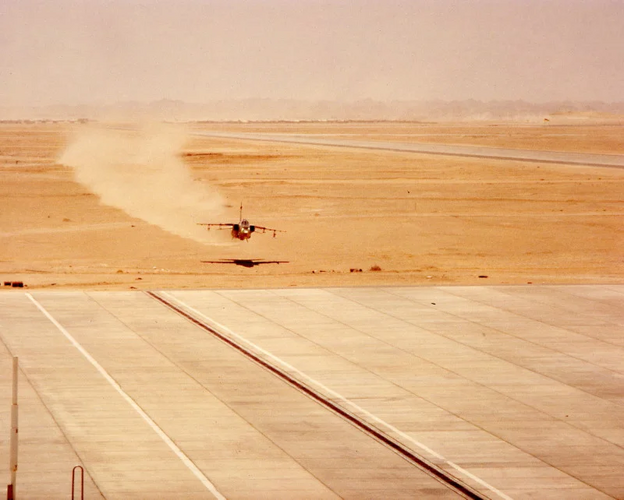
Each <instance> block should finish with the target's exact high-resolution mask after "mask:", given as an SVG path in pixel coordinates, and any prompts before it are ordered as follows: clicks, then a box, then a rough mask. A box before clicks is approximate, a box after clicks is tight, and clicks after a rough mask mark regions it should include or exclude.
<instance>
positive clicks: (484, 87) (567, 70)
mask: <svg viewBox="0 0 624 500" xmlns="http://www.w3.org/2000/svg"><path fill="white" fill-rule="evenodd" d="M248 97H266V98H292V99H307V100H317V99H330V100H347V101H351V100H357V99H365V98H372V99H379V100H393V99H423V100H430V99H446V100H450V99H470V98H473V99H479V100H495V99H523V100H527V101H534V102H541V101H548V100H566V99H571V100H604V101H624V0H611V1H608V0H497V1H496V0H488V1H486V0H463V1H460V0H374V1H373V0H328V1H321V0H318V1H315V0H82V1H78V0H0V105H13V104H35V105H41V104H55V103H66V104H78V103H112V102H116V101H126V100H140V101H151V100H158V99H163V98H166V99H180V100H184V101H187V102H204V101H209V100H212V99H238V98H248Z"/></svg>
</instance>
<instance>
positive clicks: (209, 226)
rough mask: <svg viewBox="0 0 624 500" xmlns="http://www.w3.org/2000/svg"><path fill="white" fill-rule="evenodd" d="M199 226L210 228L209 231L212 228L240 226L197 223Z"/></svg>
mask: <svg viewBox="0 0 624 500" xmlns="http://www.w3.org/2000/svg"><path fill="white" fill-rule="evenodd" d="M197 225H198V226H208V229H210V228H211V227H221V228H224V227H234V226H237V225H238V224H234V223H222V224H206V223H204V222H198V223H197Z"/></svg>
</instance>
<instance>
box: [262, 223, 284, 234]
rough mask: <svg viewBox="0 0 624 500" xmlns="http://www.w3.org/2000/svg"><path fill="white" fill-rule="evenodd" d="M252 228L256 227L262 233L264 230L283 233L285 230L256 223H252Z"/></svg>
mask: <svg viewBox="0 0 624 500" xmlns="http://www.w3.org/2000/svg"><path fill="white" fill-rule="evenodd" d="M254 228H255V229H256V231H258V230H260V231H262V232H263V233H264V232H265V231H270V232H272V233H285V232H286V231H284V230H283V229H273V228H272V227H264V226H256V225H254Z"/></svg>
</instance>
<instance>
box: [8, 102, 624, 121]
mask: <svg viewBox="0 0 624 500" xmlns="http://www.w3.org/2000/svg"><path fill="white" fill-rule="evenodd" d="M78 119H90V120H132V119H155V120H166V121H179V122H185V121H232V120H242V121H277V120H285V121H308V120H310V121H319V120H328V121H329V120H331V121H336V120H339V121H360V120H361V121H375V120H389V121H454V120H460V121H462V120H504V121H523V122H542V121H544V120H551V119H552V120H556V121H562V120H563V121H568V120H573V121H580V120H585V121H592V122H595V121H614V120H616V121H624V102H616V103H605V102H599V101H592V102H571V101H563V102H547V103H530V102H526V101H488V102H483V101H476V100H472V99H470V100H464V101H441V100H436V101H390V102H382V101H374V100H371V99H366V100H360V101H351V102H339V101H300V100H285V99H244V100H221V101H211V102H206V103H187V102H183V101H177V100H169V99H162V100H160V101H153V102H136V101H133V102H120V103H115V104H110V105H88V104H85V105H77V106H66V105H56V106H41V107H9V106H4V107H3V106H0V120H5V121H6V120H78Z"/></svg>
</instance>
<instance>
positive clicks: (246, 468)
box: [0, 285, 624, 499]
mask: <svg viewBox="0 0 624 500" xmlns="http://www.w3.org/2000/svg"><path fill="white" fill-rule="evenodd" d="M623 306H624V285H560V286H546V285H540V286H489V287H477V286H470V287H469V286H455V287H371V288H326V289H304V288H289V289H273V290H203V291H167V292H164V291H156V292H147V293H142V292H51V291H33V292H24V291H17V290H3V291H2V293H0V340H1V342H2V343H1V344H0V423H1V426H0V432H2V435H1V437H0V456H8V435H9V426H10V419H9V409H10V386H11V380H10V373H11V371H10V365H11V355H14V356H18V357H19V359H20V367H21V374H20V432H19V436H20V456H19V472H18V492H19V494H21V495H22V497H23V498H67V495H68V491H69V486H70V480H71V477H70V473H71V469H72V467H73V466H75V465H78V464H80V465H83V466H84V468H85V471H86V477H85V497H86V498H89V499H91V498H107V499H114V498H124V499H127V498H136V499H139V498H159V499H174V498H179V499H181V498H185V499H186V498H191V499H195V498H202V499H203V498H206V499H210V498H232V499H237V498H272V499H273V498H291V499H292V498H357V499H360V498H466V497H468V498H492V499H498V498H503V499H509V498H514V499H516V498H517V499H524V498H527V499H528V498H540V499H542V498H547V499H551V498H561V499H570V498H583V499H585V498H587V499H589V498H591V499H599V498H624V477H623V476H622V474H621V471H622V470H624V364H622V359H624V334H623V328H622V327H623V326H624V307H623ZM180 313H183V314H180ZM211 330H212V332H211ZM237 346H238V347H237ZM243 350H245V351H248V353H247V354H246V353H244V352H242V351H243ZM278 371H279V372H281V373H282V374H279V373H277V372H278ZM332 405H333V407H332ZM366 426H368V427H369V428H370V429H369V430H366V429H365V428H364V427H366ZM383 438H386V439H387V440H386V441H384V439H383ZM399 447H400V448H401V449H403V450H406V451H407V452H408V453H409V454H413V455H414V456H415V457H417V458H418V459H419V460H422V464H418V463H416V461H413V460H410V459H409V457H407V455H406V454H404V453H402V452H401V450H399ZM423 464H424V465H423ZM427 465H429V466H431V468H432V469H434V471H433V473H432V470H428V469H427V467H426V466H427ZM436 471H438V472H440V473H441V475H436V473H435V472H436ZM442 476H448V478H449V479H451V480H452V481H455V482H456V483H457V484H460V485H463V486H465V490H463V491H459V490H458V489H457V488H456V487H455V486H453V485H450V484H449V483H448V482H445V480H444V478H443V477H442ZM4 478H5V484H6V482H8V472H7V473H5V476H4ZM470 495H474V496H470Z"/></svg>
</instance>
